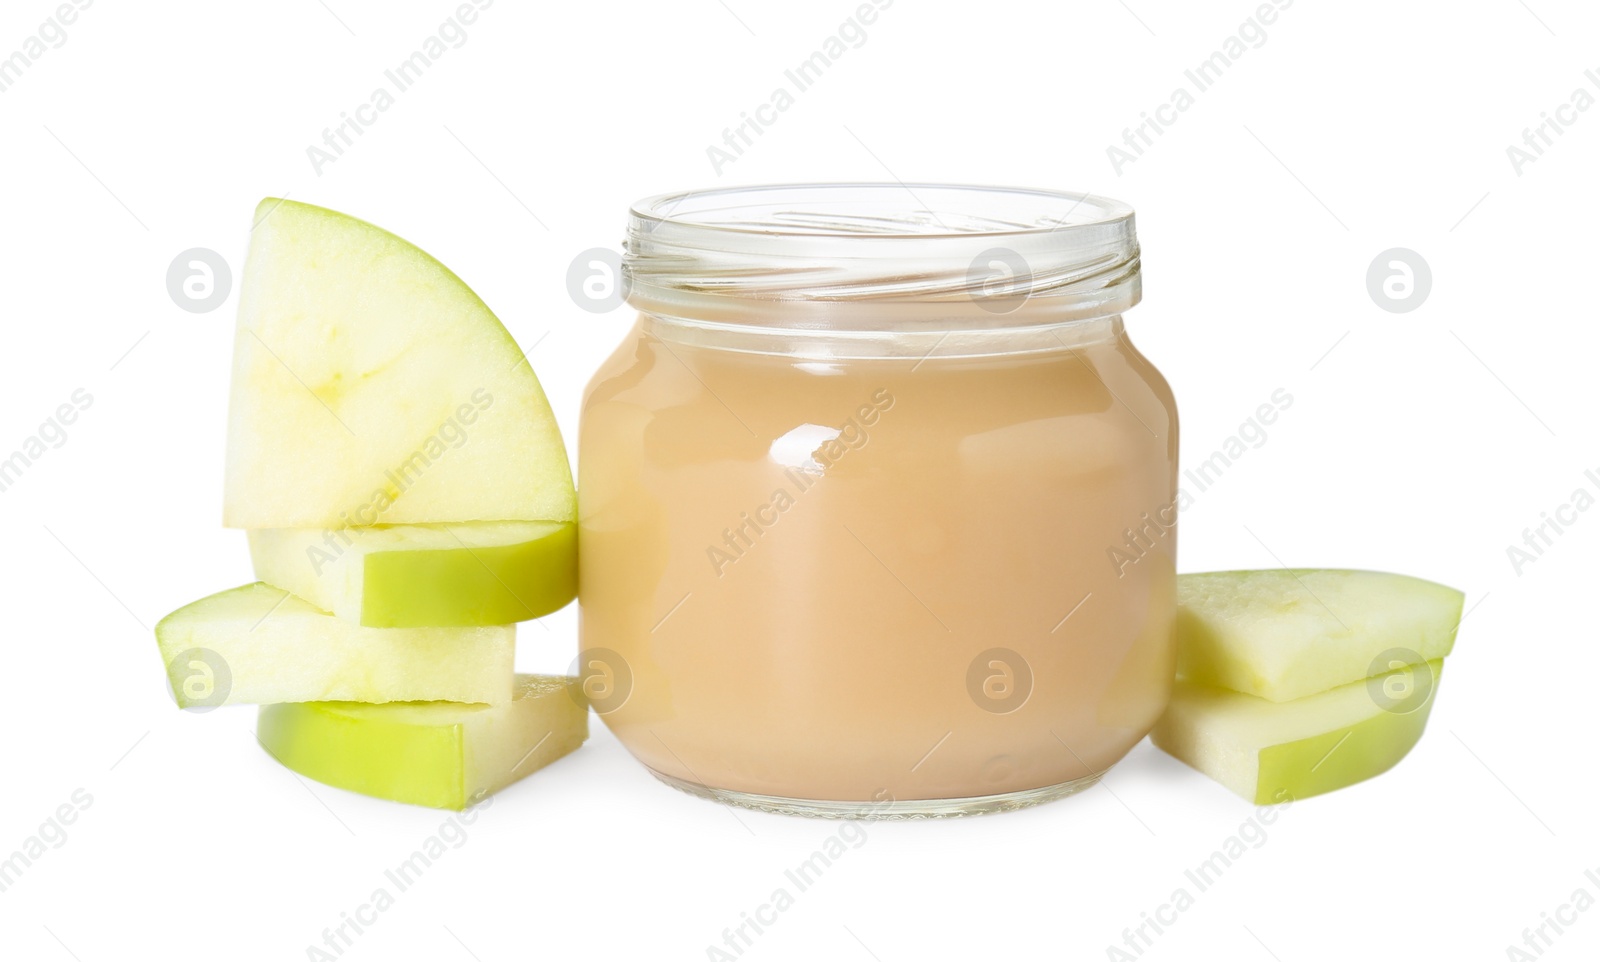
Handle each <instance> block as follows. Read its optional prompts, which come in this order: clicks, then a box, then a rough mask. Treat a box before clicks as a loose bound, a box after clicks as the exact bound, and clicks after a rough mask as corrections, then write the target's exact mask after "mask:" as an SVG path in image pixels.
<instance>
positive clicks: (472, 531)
mask: <svg viewBox="0 0 1600 962" xmlns="http://www.w3.org/2000/svg"><path fill="white" fill-rule="evenodd" d="M574 529H575V525H573V524H571V523H568V522H557V521H480V522H470V523H463V524H408V525H379V526H377V527H371V528H341V529H339V530H330V531H320V530H318V529H316V528H262V529H258V530H254V531H251V532H249V539H250V557H251V559H252V560H253V561H254V562H255V572H256V577H257V578H260V579H261V580H262V581H265V582H267V583H268V584H272V585H276V586H277V587H279V588H285V589H288V590H289V591H291V592H293V593H294V594H296V595H298V596H299V597H301V598H304V599H305V600H307V601H309V602H311V603H312V604H314V605H316V606H317V607H319V608H322V609H324V610H327V611H331V612H333V613H334V614H335V615H337V616H339V617H340V618H343V619H345V620H346V621H353V622H356V623H357V624H362V625H366V626H368V627H371V628H421V627H469V626H475V625H503V624H510V623H511V622H514V621H527V620H528V619H530V618H538V617H540V616H542V615H547V614H549V613H550V612H552V611H555V610H557V609H558V608H561V607H562V606H564V605H565V604H566V603H567V602H569V601H571V600H572V599H573V597H574V596H575V595H576V594H577V590H578V539H577V533H576V531H575V530H574Z"/></svg>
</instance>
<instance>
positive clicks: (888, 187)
mask: <svg viewBox="0 0 1600 962" xmlns="http://www.w3.org/2000/svg"><path fill="white" fill-rule="evenodd" d="M622 278H623V284H624V286H625V289H626V291H627V299H628V302H629V303H630V304H632V305H633V306H634V307H636V308H638V309H639V310H640V311H641V312H643V313H645V314H648V315H652V316H657V317H663V318H673V319H679V320H681V319H692V322H693V323H696V324H717V325H725V326H734V325H740V326H746V327H752V328H768V329H782V330H788V331H792V332H814V331H830V332H835V333H837V334H838V335H839V336H841V337H844V338H847V339H850V338H854V337H855V336H856V335H858V334H859V335H869V334H871V335H878V334H893V335H896V336H899V335H902V334H905V335H911V334H919V333H931V334H934V335H935V337H936V338H937V337H940V336H943V337H947V338H953V337H955V336H956V335H958V334H964V333H967V332H974V333H975V332H978V331H982V330H993V331H997V332H1009V331H1011V330H1012V329H1015V328H1021V327H1025V326H1038V327H1044V328H1051V327H1056V326H1059V325H1063V324H1066V323H1069V322H1078V321H1094V320H1097V319H1101V318H1107V317H1113V316H1116V315H1119V314H1121V313H1122V312H1123V311H1125V310H1127V309H1128V308H1130V307H1132V306H1133V305H1135V304H1137V303H1138V302H1139V297H1140V293H1141V280H1140V258H1139V244H1138V240H1137V237H1136V235H1135V231H1134V220H1133V210H1132V208H1130V207H1128V206H1127V205H1126V204H1122V203H1120V202H1118V201H1114V200H1110V199H1108V198H1104V197H1095V196H1093V195H1089V194H1070V193H1064V192H1060V191H1045V190H1034V189H1025V188H998V187H982V186H964V185H948V184H945V185H941V184H795V185H773V186H768V187H741V188H728V189H717V190H707V191H691V192H689V193H685V194H669V195H662V196H660V197H652V198H647V199H645V200H643V201H641V202H639V203H638V204H636V205H635V206H634V208H633V210H632V215H631V218H630V221H629V227H628V236H627V240H626V243H625V246H624V258H623V263H622ZM1005 337H1010V335H1009V334H1006V335H1005ZM1048 339H1049V340H1054V335H1049V336H1048Z"/></svg>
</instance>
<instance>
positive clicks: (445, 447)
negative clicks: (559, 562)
mask: <svg viewBox="0 0 1600 962" xmlns="http://www.w3.org/2000/svg"><path fill="white" fill-rule="evenodd" d="M253 225H254V226H253V229H252V231H251V234H250V249H249V253H248V255H247V256H246V259H245V264H244V269H243V270H242V272H241V275H240V284H239V315H238V323H237V326H236V330H235V336H234V357H233V376H232V386H231V392H230V396H229V404H228V443H227V462H226V470H225V478H224V490H223V523H224V524H225V525H227V526H228V527H231V528H245V529H251V528H319V529H329V530H338V529H341V528H344V527H346V526H350V525H358V526H359V525H374V524H380V523H381V524H418V523H431V522H458V521H522V520H551V521H575V520H577V502H576V498H575V496H574V493H573V487H572V473H571V469H570V467H569V466H568V463H567V453H566V447H565V445H564V444H563V443H562V440H561V432H560V429H559V427H558V426H557V424H556V420H555V416H554V414H552V412H551V410H550V405H549V402H548V401H547V400H546V398H545V395H544V390H543V388H542V387H540V385H539V380H538V378H537V377H536V376H535V374H534V372H533V368H532V366H531V365H530V363H529V362H528V360H527V358H526V357H525V356H524V355H523V353H522V350H521V349H520V348H519V347H518V346H517V342H516V340H515V339H514V338H513V337H512V336H511V334H510V333H509V332H508V331H507V330H506V329H505V326H504V325H502V324H501V323H500V321H499V319H498V318H496V317H495V315H494V314H493V312H491V311H490V310H489V308H488V306H487V305H485V304H484V303H483V301H482V300H481V299H480V298H479V297H478V295H477V294H475V293H473V291H472V289H471V288H469V287H468V286H467V285H466V284H465V283H463V282H462V280H461V279H460V278H459V277H457V276H456V275H455V274H454V273H452V272H451V271H450V270H449V268H447V267H445V266H444V265H443V264H441V263H439V261H437V260H435V259H434V258H433V257H430V256H429V255H428V254H427V253H425V252H423V251H422V250H420V249H418V248H417V247H415V246H414V245H412V244H410V243H408V242H406V241H405V240H403V239H401V238H399V237H396V236H395V235H394V234H391V233H389V232H388V231H385V230H383V229H381V228H379V227H375V226H373V225H372V224H368V223H366V222H364V221H361V220H357V219H356V218H354V217H350V216H348V215H345V214H341V213H339V212H337V211H332V210H326V209H324V208H321V207H314V206H312V205H310V204H302V203H298V202H296V201H290V200H278V199H273V198H268V199H267V200H264V201H262V202H261V205H260V207H258V208H257V210H256V215H255V219H254V222H253Z"/></svg>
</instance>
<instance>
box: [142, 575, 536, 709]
mask: <svg viewBox="0 0 1600 962" xmlns="http://www.w3.org/2000/svg"><path fill="white" fill-rule="evenodd" d="M515 639H516V628H515V627H514V626H512V625H502V626H498V627H487V628H363V627H361V626H360V625H354V624H351V623H350V622H348V621H345V620H343V619H341V618H335V617H334V616H333V615H330V614H328V613H327V612H325V611H323V610H321V609H320V608H317V607H316V606H314V605H312V604H311V603H309V602H307V601H304V600H302V599H300V598H296V597H295V596H294V595H292V594H290V593H289V592H287V591H284V590H282V589H280V588H274V587H272V586H271V585H267V584H262V583H260V582H257V583H256V584H250V585H245V586H243V587H241V588H234V589H232V590H230V591H224V592H221V593H219V594H215V595H212V596H210V597H209V598H202V599H200V600H199V601H196V602H194V603H193V604H189V605H185V606H184V607H182V608H179V609H178V610H177V611H174V612H173V613H172V614H170V615H167V616H166V617H165V618H163V619H161V621H160V623H159V624H157V625H156V644H157V645H158V646H159V647H160V649H161V657H162V660H163V661H164V662H166V665H167V676H168V678H169V679H170V680H171V682H172V690H173V693H174V694H175V696H176V697H177V700H178V705H179V707H182V708H206V707H215V706H217V705H231V704H269V703H274V702H301V701H330V700H344V701H360V702H391V701H433V700H447V701H461V702H486V703H491V704H493V703H500V702H506V701H510V700H511V696H512V687H511V681H512V674H513V667H512V659H513V657H514V655H515Z"/></svg>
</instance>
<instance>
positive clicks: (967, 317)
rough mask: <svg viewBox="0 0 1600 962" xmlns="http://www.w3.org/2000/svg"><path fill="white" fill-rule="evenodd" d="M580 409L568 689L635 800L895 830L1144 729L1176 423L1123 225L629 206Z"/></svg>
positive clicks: (1000, 800)
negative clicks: (625, 768) (610, 326)
mask: <svg viewBox="0 0 1600 962" xmlns="http://www.w3.org/2000/svg"><path fill="white" fill-rule="evenodd" d="M623 276H624V279H625V283H626V284H627V285H628V301H629V303H631V304H632V305H633V306H634V307H636V308H637V309H638V310H639V312H640V313H639V317H638V320H637V323H636V324H635V326H634V328H633V330H632V331H631V332H630V333H629V335H628V336H627V338H626V339H625V340H624V342H623V344H622V346H621V347H620V348H618V350H617V351H616V352H615V353H614V354H613V355H612V356H611V357H610V358H609V359H608V360H607V361H606V362H605V363H604V365H602V367H601V368H600V370H599V371H598V372H597V373H596V374H595V376H594V378H593V380H592V381H591V382H590V384H589V387H588V390H587V392H586V395H585V398H584V405H583V415H582V425H581V429H580V440H579V458H580V459H579V468H578V474H579V502H580V507H579V514H580V519H579V538H580V559H581V560H580V564H581V570H580V596H579V600H580V604H581V639H582V640H581V644H582V648H583V653H582V655H581V656H580V664H581V666H582V669H581V670H582V673H583V675H584V681H585V687H586V690H588V692H589V694H590V697H591V700H592V702H593V704H594V706H595V708H596V710H597V711H598V712H599V713H600V715H601V717H602V718H603V719H604V720H605V722H606V724H607V725H608V726H609V727H610V728H611V730H612V731H613V732H614V733H615V734H616V736H617V737H618V739H620V740H621V742H622V743H623V744H624V745H625V746H626V747H627V748H628V750H629V751H631V752H632V753H633V754H634V755H635V757H637V758H638V759H639V760H640V761H642V762H643V763H644V764H645V765H646V766H648V767H649V768H650V770H651V771H652V772H654V773H655V774H656V775H657V776H658V777H660V778H661V779H662V780H664V781H666V782H668V783H669V784H671V785H674V786H676V787H678V788H681V789H684V790H686V791H689V792H691V793H694V794H698V795H703V796H707V797H711V798H715V799H718V800H721V801H725V802H730V803H733V804H739V805H745V806H749V807H755V808H760V809H766V810H773V811H783V812H793V813H801V814H813V815H830V816H861V817H874V816H876V817H917V816H927V815H957V814H968V813H975V812H984V811H995V810H1002V809H1008V808H1016V807H1020V806H1023V805H1028V804H1033V803H1037V802H1040V801H1045V800H1048V799H1051V798H1056V797H1060V796H1062V795H1066V794H1069V793H1071V792H1073V791H1076V790H1078V789H1081V788H1084V787H1087V786H1088V785H1092V784H1093V783H1094V782H1095V781H1096V780H1097V779H1098V778H1099V777H1100V775H1101V774H1102V773H1103V772H1105V770H1106V769H1107V768H1109V767H1110V766H1111V765H1112V764H1114V763H1115V762H1116V761H1118V760H1119V759H1120V758H1122V756H1123V755H1125V754H1126V753H1127V752H1128V750H1129V749H1131V748H1132V747H1133V746H1134V745H1135V744H1136V743H1138V741H1139V740H1140V739H1141V738H1143V737H1144V735H1145V734H1146V733H1147V732H1148V730H1149V729H1150V728H1151V726H1152V725H1153V724H1154V722H1155V720H1156V718H1157V717H1158V716H1159V715H1160V714H1161V712H1162V709H1163V708H1164V706H1165V704H1166V700H1167V697H1168V693H1169V689H1170V686H1171V683H1172V676H1173V647H1172V640H1171V632H1172V622H1173V610H1174V570H1175V566H1174V557H1175V552H1176V510H1177V509H1176V504H1175V498H1176V494H1177V488H1176V480H1177V479H1176V462H1177V451H1178V436H1177V428H1178V425H1177V414H1176V410H1175V408H1174V405H1173V401H1172V395H1171V392H1170V391H1169V390H1168V388H1167V385H1166V383H1165V381H1164V380H1163V379H1162V378H1161V376H1160V374H1159V373H1157V371H1156V369H1155V368H1154V367H1153V366H1152V365H1151V364H1150V363H1149V362H1148V361H1147V360H1145V358H1144V357H1143V356H1141V355H1140V354H1139V353H1138V351H1136V350H1135V349H1134V348H1133V346H1132V344H1130V343H1129V341H1128V339H1127V337H1126V335H1125V333H1124V331H1123V322H1122V316H1121V314H1122V312H1123V311H1124V310H1126V309H1127V308H1129V307H1132V306H1133V305H1134V304H1135V303H1137V302H1138V300H1139V292H1140V275H1139V248H1138V243H1137V241H1136V239H1135V235H1134V219H1133V211H1132V210H1131V209H1130V208H1129V207H1127V206H1126V205H1124V204H1121V203H1119V202H1116V201H1113V200H1108V199H1106V198H1101V197H1094V196H1087V195H1075V194H1067V193H1058V192H1051V191H1040V190H1023V189H1002V188H987V187H962V186H940V185H921V184H912V185H900V184H821V185H797V186H777V187H754V188H736V189H728V190H708V191H699V192H691V193H682V194H673V195H664V196H659V197H652V198H649V199H646V200H644V201H641V202H640V203H638V204H637V205H635V206H634V208H633V210H632V216H631V219H630V223H629V228H628V238H627V245H626V251H625V260H624V275H623Z"/></svg>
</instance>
